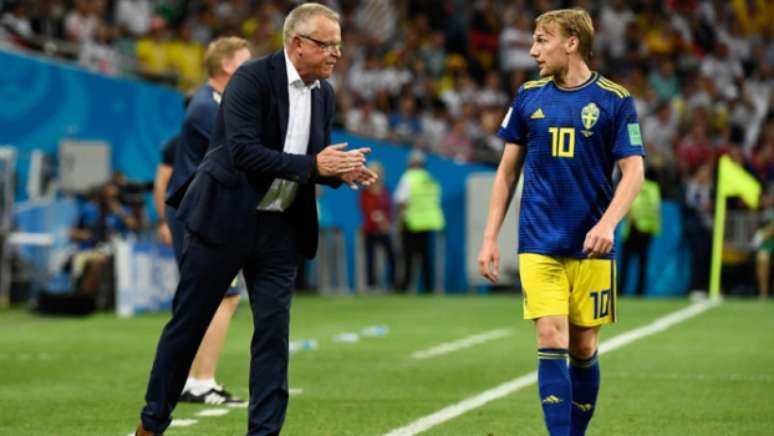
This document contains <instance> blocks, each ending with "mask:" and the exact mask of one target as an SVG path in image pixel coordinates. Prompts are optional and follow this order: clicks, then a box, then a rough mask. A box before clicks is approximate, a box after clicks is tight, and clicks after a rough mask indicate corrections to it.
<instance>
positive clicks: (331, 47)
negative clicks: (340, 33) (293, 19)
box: [298, 33, 342, 53]
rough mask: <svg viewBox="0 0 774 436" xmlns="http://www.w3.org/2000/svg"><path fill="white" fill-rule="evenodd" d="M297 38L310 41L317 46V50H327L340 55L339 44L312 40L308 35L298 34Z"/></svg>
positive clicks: (340, 46)
mask: <svg viewBox="0 0 774 436" xmlns="http://www.w3.org/2000/svg"><path fill="white" fill-rule="evenodd" d="M298 36H299V37H301V38H304V39H308V40H309V41H312V42H313V43H315V44H317V48H319V49H321V50H327V51H329V52H339V53H341V48H342V45H341V43H340V42H325V41H320V40H319V39H315V38H312V37H311V36H309V35H302V34H300V33H299V34H298Z"/></svg>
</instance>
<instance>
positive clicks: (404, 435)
mask: <svg viewBox="0 0 774 436" xmlns="http://www.w3.org/2000/svg"><path fill="white" fill-rule="evenodd" d="M718 304H719V302H717V301H712V300H710V301H703V302H699V303H694V304H692V305H690V306H688V307H686V308H684V309H680V310H678V311H677V312H674V313H672V314H669V315H667V316H664V317H662V318H659V319H657V320H655V321H653V322H652V323H650V324H648V325H646V326H643V327H640V328H636V329H634V330H630V331H628V332H625V333H622V334H620V335H618V336H615V337H613V338H611V339H609V340H607V341H605V342H603V343H602V345H600V346H599V354H603V353H607V352H609V351H613V350H615V349H616V348H620V347H623V346H624V345H627V344H630V343H632V342H634V341H636V340H639V339H642V338H644V337H647V336H650V335H653V334H656V333H659V332H662V331H664V330H666V329H668V328H669V327H672V326H673V325H675V324H678V323H681V322H683V321H685V320H688V319H690V318H693V317H694V316H696V315H699V314H700V313H702V312H704V311H706V310H707V309H709V308H711V307H714V306H717V305H718ZM535 382H537V371H532V372H530V373H527V374H524V375H522V376H520V377H518V378H515V379H513V380H511V381H509V382H506V383H503V384H501V385H499V386H496V387H494V388H492V389H489V390H487V391H484V392H482V393H480V394H478V395H476V396H474V397H470V398H466V399H464V400H462V401H460V402H459V403H457V404H452V405H451V406H448V407H445V408H443V409H441V410H439V411H437V412H435V413H432V414H430V415H427V416H424V417H422V418H419V419H417V420H416V421H414V422H411V423H409V424H407V425H405V426H403V427H400V428H397V429H395V430H392V431H390V432H388V433H386V434H385V436H413V435H416V434H419V433H422V432H423V431H426V430H428V429H430V428H432V427H435V426H436V425H438V424H441V423H444V422H446V421H449V420H450V419H453V418H456V417H458V416H460V415H462V414H463V413H466V412H469V411H471V410H473V409H476V408H479V407H481V406H483V405H484V404H486V403H488V402H490V401H493V400H496V399H499V398H502V397H505V396H506V395H509V394H512V393H513V392H516V391H518V390H519V389H522V388H524V387H527V386H529V385H531V384H533V383H535Z"/></svg>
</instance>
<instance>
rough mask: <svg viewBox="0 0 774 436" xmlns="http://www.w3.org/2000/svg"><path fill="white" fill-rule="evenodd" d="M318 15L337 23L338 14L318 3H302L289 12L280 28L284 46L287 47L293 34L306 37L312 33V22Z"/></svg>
mask: <svg viewBox="0 0 774 436" xmlns="http://www.w3.org/2000/svg"><path fill="white" fill-rule="evenodd" d="M319 15H322V16H324V17H326V18H329V19H330V20H332V21H335V22H336V23H339V14H337V13H336V12H334V11H333V10H332V9H331V8H329V7H327V6H325V5H321V4H319V3H304V4H302V5H300V6H297V7H296V8H294V9H293V10H292V11H290V13H289V14H288V16H287V17H285V25H284V26H283V28H282V40H283V42H284V44H285V45H287V44H288V43H289V42H290V39H291V38H293V35H294V34H297V33H298V34H303V35H308V34H310V33H312V32H314V30H315V27H314V26H315V23H314V22H313V21H312V20H313V19H314V18H316V17H317V16H319Z"/></svg>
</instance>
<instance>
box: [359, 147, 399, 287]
mask: <svg viewBox="0 0 774 436" xmlns="http://www.w3.org/2000/svg"><path fill="white" fill-rule="evenodd" d="M368 168H370V169H371V171H373V172H375V173H376V174H378V176H379V179H378V180H377V181H376V183H374V184H372V185H371V186H369V187H367V188H365V189H364V190H363V191H362V192H361V193H360V210H361V212H362V213H363V242H364V244H365V253H366V283H367V285H368V288H369V289H374V288H380V287H382V286H381V285H382V284H384V281H383V280H382V279H383V278H384V276H385V272H386V277H387V282H386V286H384V288H386V289H393V288H394V286H395V284H396V283H395V253H394V251H393V244H392V235H391V231H392V223H393V219H392V214H393V210H392V199H391V198H390V193H389V192H387V189H386V188H385V186H384V167H383V166H382V165H381V164H380V163H379V162H371V164H370V165H368ZM378 248H381V250H382V254H383V255H384V256H385V258H386V259H385V260H386V263H385V264H384V265H383V266H384V268H382V267H379V266H378V265H377V264H376V250H377V249H378ZM385 268H386V269H385ZM377 273H378V274H379V276H377Z"/></svg>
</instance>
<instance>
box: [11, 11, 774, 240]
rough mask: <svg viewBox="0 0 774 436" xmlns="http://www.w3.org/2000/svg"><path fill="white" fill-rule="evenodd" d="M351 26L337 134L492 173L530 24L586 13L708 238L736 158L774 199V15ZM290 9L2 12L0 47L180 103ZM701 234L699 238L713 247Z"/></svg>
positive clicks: (665, 182)
mask: <svg viewBox="0 0 774 436" xmlns="http://www.w3.org/2000/svg"><path fill="white" fill-rule="evenodd" d="M321 2H322V3H326V4H327V5H329V6H331V7H333V8H334V9H335V10H337V11H340V12H341V15H342V30H343V31H342V36H343V56H342V57H341V59H340V60H339V64H338V65H337V67H336V72H335V74H334V76H333V77H332V78H331V82H332V83H333V85H334V87H335V88H336V90H337V94H338V116H337V121H336V122H337V124H338V126H339V127H342V128H345V129H346V130H348V131H350V132H352V133H355V134H358V135H362V136H366V137H371V138H375V139H383V140H389V141H392V142H397V143H400V144H407V145H409V146H411V147H414V148H417V149H421V150H424V151H429V152H433V153H436V154H440V155H444V156H447V157H450V158H452V159H455V160H457V161H459V162H471V161H475V162H484V163H496V162H497V161H498V159H499V156H500V153H501V151H502V147H503V143H502V141H501V140H499V139H498V138H497V137H496V131H497V129H498V127H499V124H500V122H501V120H502V119H503V116H504V113H505V110H507V108H508V106H509V102H510V101H511V99H512V98H513V96H514V95H515V92H516V90H517V89H518V87H519V86H520V85H521V84H522V83H524V82H525V81H526V80H531V79H535V78H536V69H535V63H534V61H533V59H532V58H531V57H530V55H529V49H530V45H531V42H532V26H533V20H534V18H535V17H536V16H537V15H539V14H540V13H542V12H544V11H546V10H549V9H554V8H558V7H571V6H581V7H583V8H585V9H586V10H588V11H589V12H590V13H591V15H592V17H593V19H594V25H595V29H596V38H595V46H594V49H593V60H592V65H591V66H592V68H593V69H595V70H597V71H599V72H601V73H602V74H604V75H606V76H607V77H608V78H610V79H612V80H613V81H616V82H618V83H620V84H622V85H623V86H625V87H626V88H627V89H628V90H629V91H630V93H631V95H632V96H633V97H634V99H635V104H636V108H637V111H638V114H639V116H640V121H641V125H642V130H643V137H644V139H645V142H646V146H647V154H648V157H647V163H648V171H649V177H650V178H651V179H653V180H655V181H657V182H658V183H659V185H660V186H661V189H662V195H663V197H664V198H666V199H675V200H679V201H680V202H681V203H682V204H683V205H684V206H685V210H686V211H688V213H689V215H690V217H689V222H690V223H693V224H690V225H696V226H699V227H700V228H704V230H708V229H710V228H711V224H712V205H713V203H714V201H713V199H714V194H713V190H714V170H715V165H716V162H717V158H718V156H720V155H721V154H727V155H729V156H730V157H731V158H732V159H734V160H735V161H736V162H738V163H739V164H741V165H742V166H744V167H745V168H746V169H748V170H749V171H750V172H751V173H753V174H754V175H755V177H756V178H758V179H759V180H760V181H761V183H762V184H763V185H764V187H765V189H764V192H765V193H766V194H767V195H765V196H764V207H768V208H771V207H772V205H774V201H772V198H774V197H772V195H770V194H772V193H773V192H772V189H771V187H770V185H774V184H773V183H772V182H773V181H774V178H773V176H774V117H773V116H772V100H774V97H773V96H774V92H773V91H772V90H773V89H774V86H773V84H774V39H773V38H772V36H773V35H774V3H772V2H771V1H766V0H729V1H718V0H707V1H700V0H667V1H656V0H640V1H628V2H626V1H623V0H610V1H591V0H579V1H575V2H567V1H557V0H534V1H529V2H528V1H525V0H509V1H500V0H477V1H466V0H422V1H416V0H415V1H410V0H408V1H398V0H360V1H354V0H327V1H326V0H321ZM296 3H297V2H295V1H290V0H265V1H258V0H226V1H215V0H74V1H65V0H40V1H26V0H0V4H1V5H2V10H3V14H2V18H0V23H1V24H2V25H1V26H0V45H2V44H7V45H16V46H23V47H26V48H28V49H33V50H40V51H43V52H46V53H49V54H54V55H59V56H64V57H69V58H72V59H74V60H77V61H78V62H79V63H80V64H82V65H83V66H84V67H86V68H89V69H93V70H95V71H99V72H101V73H105V74H120V75H138V76H140V77H143V78H145V79H149V80H155V81H162V82H165V83H169V84H172V85H174V86H176V87H178V88H179V89H180V90H182V91H184V92H186V91H189V90H191V89H193V88H195V87H196V86H198V85H199V84H200V83H202V81H203V80H204V79H205V72H204V70H203V65H202V58H203V53H204V50H205V48H206V45H207V44H208V43H209V41H211V40H212V39H213V38H215V37H217V36H223V35H238V36H242V37H244V38H246V39H248V40H249V41H250V42H251V44H252V50H253V54H254V55H256V56H262V55H265V54H268V53H270V52H272V51H274V50H277V49H280V48H281V47H282V23H283V19H284V16H285V14H286V12H287V11H288V10H290V9H291V8H292V7H293V6H294V5H295V4H296ZM704 235H705V234H704V233H702V236H701V237H700V238H703V237H704Z"/></svg>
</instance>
